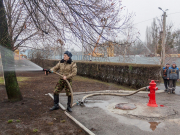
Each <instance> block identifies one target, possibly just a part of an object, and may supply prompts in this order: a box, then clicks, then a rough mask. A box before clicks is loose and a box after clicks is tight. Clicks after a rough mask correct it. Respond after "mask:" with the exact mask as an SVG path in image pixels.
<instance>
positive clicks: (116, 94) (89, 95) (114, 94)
mask: <svg viewBox="0 0 180 135" xmlns="http://www.w3.org/2000/svg"><path fill="white" fill-rule="evenodd" d="M43 71H47V70H46V69H43ZM53 73H55V74H57V75H59V76H61V77H63V76H62V75H61V74H59V73H57V72H53ZM65 81H66V83H67V84H68V87H69V89H70V91H71V107H73V106H75V105H76V104H77V103H73V90H72V87H71V85H70V83H69V81H68V80H65ZM146 89H147V87H142V88H140V89H138V90H136V91H135V92H133V93H130V94H119V93H93V94H88V95H86V96H84V97H83V98H82V100H81V101H79V104H80V105H83V104H84V101H85V99H86V98H88V97H92V96H98V95H111V96H132V95H134V94H136V93H138V92H140V91H144V90H146Z"/></svg>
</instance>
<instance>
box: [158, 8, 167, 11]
mask: <svg viewBox="0 0 180 135" xmlns="http://www.w3.org/2000/svg"><path fill="white" fill-rule="evenodd" d="M158 9H160V10H162V8H161V7H158ZM162 11H163V12H166V11H168V9H166V10H165V11H164V10H162Z"/></svg>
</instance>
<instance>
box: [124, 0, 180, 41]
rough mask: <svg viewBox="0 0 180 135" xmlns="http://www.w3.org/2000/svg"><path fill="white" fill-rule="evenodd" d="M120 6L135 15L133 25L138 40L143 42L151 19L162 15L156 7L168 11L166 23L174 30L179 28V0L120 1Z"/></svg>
mask: <svg viewBox="0 0 180 135" xmlns="http://www.w3.org/2000/svg"><path fill="white" fill-rule="evenodd" d="M122 5H123V6H126V10H128V11H129V12H134V13H135V15H136V16H134V24H135V27H136V28H137V29H138V30H139V31H140V34H141V37H140V39H141V40H143V41H145V32H146V27H147V26H151V23H152V21H153V18H156V17H158V18H161V16H162V14H163V11H161V10H159V9H158V7H161V8H162V9H163V10H166V9H169V10H168V11H167V15H168V14H169V15H168V16H167V23H171V22H172V23H173V24H174V29H177V28H180V0H122ZM147 20H148V21H147ZM143 21H145V22H143ZM136 23H138V24H136Z"/></svg>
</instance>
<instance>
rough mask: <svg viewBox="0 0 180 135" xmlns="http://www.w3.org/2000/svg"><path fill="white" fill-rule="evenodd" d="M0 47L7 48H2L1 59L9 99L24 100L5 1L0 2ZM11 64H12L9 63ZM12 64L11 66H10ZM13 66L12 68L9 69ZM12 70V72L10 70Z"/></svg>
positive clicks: (0, 0)
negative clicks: (17, 73)
mask: <svg viewBox="0 0 180 135" xmlns="http://www.w3.org/2000/svg"><path fill="white" fill-rule="evenodd" d="M0 45H1V46H3V47H5V48H7V49H3V47H1V58H2V65H3V69H4V71H3V72H4V80H5V87H6V92H7V95H8V99H9V100H10V101H19V100H22V99H23V98H22V95H21V92H20V89H19V86H18V82H17V78H16V73H15V70H13V69H14V54H13V51H10V50H12V48H13V47H12V46H11V40H10V38H9V34H8V25H7V19H6V15H5V8H4V5H3V0H0ZM9 62H11V63H9ZM9 64H10V65H9ZM9 66H11V67H9ZM9 69H10V70H9Z"/></svg>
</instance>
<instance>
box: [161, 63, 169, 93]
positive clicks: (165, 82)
mask: <svg viewBox="0 0 180 135" xmlns="http://www.w3.org/2000/svg"><path fill="white" fill-rule="evenodd" d="M169 66H170V64H169V63H167V64H166V66H165V67H163V69H162V78H163V80H164V86H165V92H167V90H168V86H169V80H168V79H167V72H168V70H169Z"/></svg>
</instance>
